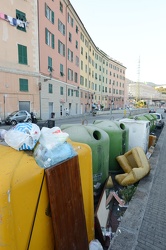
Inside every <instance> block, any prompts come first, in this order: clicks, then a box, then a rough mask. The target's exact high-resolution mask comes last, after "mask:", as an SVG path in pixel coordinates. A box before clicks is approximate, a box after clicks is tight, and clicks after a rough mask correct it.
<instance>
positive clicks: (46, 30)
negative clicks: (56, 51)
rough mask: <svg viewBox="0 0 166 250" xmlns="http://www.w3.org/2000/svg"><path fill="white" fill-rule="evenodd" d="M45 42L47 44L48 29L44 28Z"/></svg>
mask: <svg viewBox="0 0 166 250" xmlns="http://www.w3.org/2000/svg"><path fill="white" fill-rule="evenodd" d="M45 42H46V44H48V29H47V28H45Z"/></svg>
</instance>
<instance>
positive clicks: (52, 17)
mask: <svg viewBox="0 0 166 250" xmlns="http://www.w3.org/2000/svg"><path fill="white" fill-rule="evenodd" d="M51 22H52V23H53V24H54V12H53V11H52V16H51Z"/></svg>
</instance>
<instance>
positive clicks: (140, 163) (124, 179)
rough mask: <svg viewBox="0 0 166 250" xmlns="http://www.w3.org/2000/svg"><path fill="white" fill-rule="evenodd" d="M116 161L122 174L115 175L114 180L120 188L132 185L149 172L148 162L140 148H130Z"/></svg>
mask: <svg viewBox="0 0 166 250" xmlns="http://www.w3.org/2000/svg"><path fill="white" fill-rule="evenodd" d="M116 159H117V161H118V162H119V164H120V166H121V168H122V169H123V171H124V173H123V174H117V175H116V176H115V180H116V181H117V182H118V183H119V184H120V185H122V186H128V185H131V184H134V183H136V182H138V181H139V180H141V179H142V178H143V177H145V176H146V175H147V174H148V173H149V172H150V164H149V161H148V159H147V157H146V154H145V153H144V151H143V149H142V148H141V147H135V148H132V149H131V150H130V151H128V152H126V153H125V154H124V155H120V156H118V157H116Z"/></svg>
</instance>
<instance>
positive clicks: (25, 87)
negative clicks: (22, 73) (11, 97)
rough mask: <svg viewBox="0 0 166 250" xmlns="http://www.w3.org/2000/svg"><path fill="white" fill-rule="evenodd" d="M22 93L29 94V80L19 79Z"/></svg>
mask: <svg viewBox="0 0 166 250" xmlns="http://www.w3.org/2000/svg"><path fill="white" fill-rule="evenodd" d="M19 85H20V91H25V92H28V80H27V79H21V78H20V79H19Z"/></svg>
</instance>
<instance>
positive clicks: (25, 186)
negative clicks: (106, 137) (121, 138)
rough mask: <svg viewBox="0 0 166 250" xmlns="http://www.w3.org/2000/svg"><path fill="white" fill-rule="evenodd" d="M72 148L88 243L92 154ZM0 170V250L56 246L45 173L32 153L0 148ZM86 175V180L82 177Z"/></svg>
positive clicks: (84, 147) (91, 229)
mask: <svg viewBox="0 0 166 250" xmlns="http://www.w3.org/2000/svg"><path fill="white" fill-rule="evenodd" d="M71 144H73V146H74V147H75V148H77V150H76V151H77V153H78V158H79V168H80V175H81V183H82V192H83V204H84V211H85V219H86V227H87V233H88V240H89V242H90V241H91V240H92V239H93V238H94V206H93V180H92V153H91V149H90V147H88V146H87V145H83V144H81V145H76V144H74V143H73V142H71ZM84 158H86V159H84ZM85 163H86V165H85ZM0 166H1V167H0V246H1V247H0V249H4V250H11V249H12V250H22V249H31V250H36V249H47V250H53V249H54V246H55V244H54V234H53V226H52V219H51V213H50V205H49V198H48V190H47V182H46V175H45V169H43V168H41V167H39V166H38V165H37V163H36V161H35V159H34V157H33V152H32V151H26V152H25V151H16V150H15V149H12V148H11V147H8V146H4V145H0ZM85 172H86V173H87V175H88V176H89V178H87V176H86V177H85V175H86V173H85ZM66 185H67V183H66ZM62 198H63V197H62ZM61 212H62V215H63V211H61ZM62 234H63V232H62Z"/></svg>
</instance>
